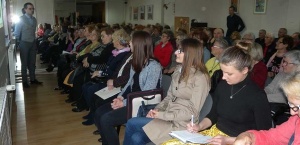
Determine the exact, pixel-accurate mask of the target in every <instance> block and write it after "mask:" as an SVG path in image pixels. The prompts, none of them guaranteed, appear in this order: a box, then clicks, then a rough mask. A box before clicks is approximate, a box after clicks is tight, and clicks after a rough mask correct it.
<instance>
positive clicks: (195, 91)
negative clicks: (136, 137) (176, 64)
mask: <svg viewBox="0 0 300 145" xmlns="http://www.w3.org/2000/svg"><path fill="white" fill-rule="evenodd" d="M179 77H180V69H179V68H178V69H176V70H175V72H174V74H173V75H172V82H171V86H170V88H169V91H168V94H167V96H166V98H165V99H164V100H163V101H162V102H161V103H159V104H158V105H157V106H156V107H155V109H158V111H159V113H158V117H157V118H156V119H153V120H152V121H151V122H149V123H148V124H147V125H145V126H144V127H143V129H144V131H145V133H146V134H147V136H148V137H149V138H150V140H151V141H152V142H153V143H155V144H161V143H163V142H164V141H167V140H168V139H171V137H170V135H169V133H170V132H171V131H174V130H185V129H186V125H187V124H188V123H189V122H190V120H191V116H192V115H194V122H195V123H198V122H199V120H198V119H199V113H200V110H201V108H202V106H203V104H204V101H205V99H206V97H207V95H208V93H209V89H210V85H209V80H207V78H206V77H205V75H204V74H202V73H201V72H200V71H197V72H196V73H195V69H194V68H192V69H191V71H190V74H189V79H188V81H187V83H186V82H181V83H178V80H179ZM208 79H209V78H208ZM174 97H177V98H176V100H175V101H174ZM172 100H173V101H172Z"/></svg>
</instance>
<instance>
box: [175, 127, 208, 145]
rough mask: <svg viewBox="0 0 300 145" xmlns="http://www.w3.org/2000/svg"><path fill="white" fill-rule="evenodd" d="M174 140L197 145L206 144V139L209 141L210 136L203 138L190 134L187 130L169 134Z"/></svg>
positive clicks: (196, 134)
mask: <svg viewBox="0 0 300 145" xmlns="http://www.w3.org/2000/svg"><path fill="white" fill-rule="evenodd" d="M169 134H170V135H171V136H173V137H174V138H177V139H179V140H181V141H182V142H184V143H188V142H190V143H197V144H206V143H207V140H208V139H211V138H212V137H211V136H204V135H201V134H199V133H191V132H189V131H187V130H182V131H172V132H171V133H169Z"/></svg>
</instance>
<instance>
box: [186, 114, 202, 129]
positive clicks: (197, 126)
mask: <svg viewBox="0 0 300 145" xmlns="http://www.w3.org/2000/svg"><path fill="white" fill-rule="evenodd" d="M187 130H188V131H189V132H192V133H196V132H199V131H200V126H199V124H195V123H194V115H192V118H191V122H190V123H188V124H187Z"/></svg>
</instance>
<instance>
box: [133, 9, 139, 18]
mask: <svg viewBox="0 0 300 145" xmlns="http://www.w3.org/2000/svg"><path fill="white" fill-rule="evenodd" d="M138 19H139V7H133V20H135V21H137V20H138Z"/></svg>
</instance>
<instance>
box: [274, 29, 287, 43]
mask: <svg viewBox="0 0 300 145" xmlns="http://www.w3.org/2000/svg"><path fill="white" fill-rule="evenodd" d="M287 33H288V31H287V29H286V28H279V30H278V34H277V35H278V38H275V40H274V41H275V42H277V41H278V39H279V38H281V37H283V36H285V35H287Z"/></svg>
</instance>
